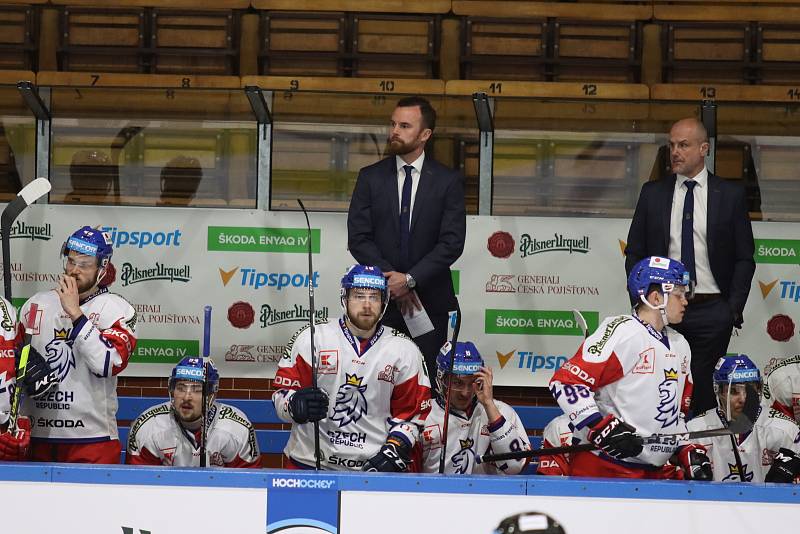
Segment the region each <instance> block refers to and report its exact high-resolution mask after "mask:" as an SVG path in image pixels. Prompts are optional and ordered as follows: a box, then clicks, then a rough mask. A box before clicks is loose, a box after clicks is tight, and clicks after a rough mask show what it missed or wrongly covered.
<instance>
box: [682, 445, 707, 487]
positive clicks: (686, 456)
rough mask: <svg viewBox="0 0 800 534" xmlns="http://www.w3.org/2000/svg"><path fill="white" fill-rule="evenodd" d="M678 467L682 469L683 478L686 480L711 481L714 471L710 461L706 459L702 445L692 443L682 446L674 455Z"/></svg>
mask: <svg viewBox="0 0 800 534" xmlns="http://www.w3.org/2000/svg"><path fill="white" fill-rule="evenodd" d="M676 454H677V456H678V465H680V466H681V469H683V476H684V478H685V479H686V480H712V479H713V478H714V470H713V469H712V468H711V460H709V459H708V455H707V454H706V448H705V447H703V446H702V445H697V444H695V443H692V444H690V445H684V446H683V447H681V448H680V449H678V452H677V453H676Z"/></svg>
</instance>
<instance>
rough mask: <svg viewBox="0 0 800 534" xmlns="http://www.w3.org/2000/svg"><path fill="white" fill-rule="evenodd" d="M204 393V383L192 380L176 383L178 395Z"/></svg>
mask: <svg viewBox="0 0 800 534" xmlns="http://www.w3.org/2000/svg"><path fill="white" fill-rule="evenodd" d="M189 393H191V394H193V395H202V394H203V384H199V383H198V384H193V383H191V382H178V383H177V384H175V394H176V395H187V394H189Z"/></svg>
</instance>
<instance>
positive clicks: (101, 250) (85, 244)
mask: <svg viewBox="0 0 800 534" xmlns="http://www.w3.org/2000/svg"><path fill="white" fill-rule="evenodd" d="M70 250H74V251H75V252H77V253H79V254H85V255H87V256H94V257H95V258H97V266H98V267H99V268H100V269H104V268H105V267H106V266H107V265H108V262H109V261H111V256H112V254H114V248H113V247H112V241H111V236H110V235H109V234H108V232H102V231H100V230H98V229H96V228H92V227H91V226H84V227H82V228H80V229H78V230H76V231H75V232H74V233H73V234H72V235H71V236H69V237H68V238H67V240H66V241H64V244H63V245H62V246H61V256H64V257H66V256H68V255H69V251H70Z"/></svg>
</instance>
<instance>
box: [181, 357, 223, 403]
mask: <svg viewBox="0 0 800 534" xmlns="http://www.w3.org/2000/svg"><path fill="white" fill-rule="evenodd" d="M206 371H207V372H208V375H207V376H206ZM204 379H205V380H206V383H207V384H208V392H209V394H214V393H216V392H217V391H218V390H219V372H218V371H217V367H216V366H215V365H214V362H213V361H211V359H210V358H209V359H204V358H202V357H199V356H187V357H185V358H184V359H182V360H181V361H180V362H178V365H176V366H175V367H174V368H173V369H172V374H171V375H170V377H169V392H170V394H172V392H173V391H175V384H176V383H177V382H178V381H180V380H191V381H196V382H203V380H204Z"/></svg>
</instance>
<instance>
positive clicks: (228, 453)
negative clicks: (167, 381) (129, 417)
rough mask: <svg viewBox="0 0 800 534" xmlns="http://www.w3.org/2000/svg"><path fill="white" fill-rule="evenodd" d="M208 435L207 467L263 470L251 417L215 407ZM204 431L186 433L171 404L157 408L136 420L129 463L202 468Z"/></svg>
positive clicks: (210, 410) (212, 408) (130, 436)
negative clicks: (249, 418)
mask: <svg viewBox="0 0 800 534" xmlns="http://www.w3.org/2000/svg"><path fill="white" fill-rule="evenodd" d="M208 420H209V421H210V423H209V426H208V430H207V431H206V439H207V440H208V445H207V446H206V465H208V466H212V465H213V466H218V467H261V453H260V452H259V450H258V441H257V440H256V431H255V430H254V429H253V425H252V424H251V423H250V421H249V420H248V419H247V416H246V415H245V414H244V413H242V412H241V411H240V410H239V409H238V408H236V407H234V406H229V405H227V404H222V403H217V402H215V403H214V404H212V405H211V408H210V409H209V413H208ZM200 441H201V437H200V431H199V430H198V431H197V432H192V431H189V430H186V429H185V428H184V427H183V426H182V425H181V424H180V423H179V422H178V420H177V419H176V418H175V416H174V414H173V412H172V408H171V403H170V402H165V403H163V404H159V405H158V406H154V407H152V408H150V409H149V410H147V411H146V412H144V413H143V414H142V415H140V416H139V417H138V418H136V421H134V422H133V424H132V425H131V431H130V433H129V434H128V451H127V453H126V457H125V461H126V463H129V464H134V465H174V466H182V467H186V466H188V467H192V466H194V467H199V466H200Z"/></svg>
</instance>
